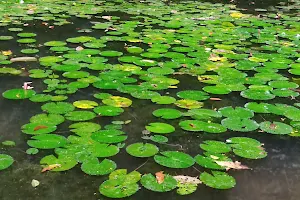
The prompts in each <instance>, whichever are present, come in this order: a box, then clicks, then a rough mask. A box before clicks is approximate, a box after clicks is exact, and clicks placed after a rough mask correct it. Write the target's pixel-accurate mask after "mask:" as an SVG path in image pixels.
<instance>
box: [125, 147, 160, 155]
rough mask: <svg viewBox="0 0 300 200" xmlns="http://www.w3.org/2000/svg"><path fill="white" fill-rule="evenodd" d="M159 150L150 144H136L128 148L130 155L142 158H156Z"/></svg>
mask: <svg viewBox="0 0 300 200" xmlns="http://www.w3.org/2000/svg"><path fill="white" fill-rule="evenodd" d="M158 150H159V149H158V147H157V146H155V145H153V144H149V143H134V144H131V145H129V146H127V148H126V151H127V153H128V154H130V155H132V156H135V157H141V158H146V157H151V156H154V155H155V154H157V153H158Z"/></svg>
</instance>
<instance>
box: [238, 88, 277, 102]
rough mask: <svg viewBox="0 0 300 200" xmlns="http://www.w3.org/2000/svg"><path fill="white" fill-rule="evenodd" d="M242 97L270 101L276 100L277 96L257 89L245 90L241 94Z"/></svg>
mask: <svg viewBox="0 0 300 200" xmlns="http://www.w3.org/2000/svg"><path fill="white" fill-rule="evenodd" d="M241 96H242V97H244V98H246V99H252V100H270V99H274V98H275V95H273V94H271V92H270V91H265V90H257V89H248V90H244V91H242V92H241Z"/></svg>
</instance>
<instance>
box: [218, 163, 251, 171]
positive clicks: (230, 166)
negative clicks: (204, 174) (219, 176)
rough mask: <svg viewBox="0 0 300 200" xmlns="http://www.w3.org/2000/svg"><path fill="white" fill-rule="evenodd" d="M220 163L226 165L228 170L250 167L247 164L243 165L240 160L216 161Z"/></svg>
mask: <svg viewBox="0 0 300 200" xmlns="http://www.w3.org/2000/svg"><path fill="white" fill-rule="evenodd" d="M215 162H216V163H217V164H218V165H220V166H222V167H226V171H228V170H230V169H250V168H249V167H247V166H246V165H242V164H241V163H240V162H238V161H235V162H231V161H215Z"/></svg>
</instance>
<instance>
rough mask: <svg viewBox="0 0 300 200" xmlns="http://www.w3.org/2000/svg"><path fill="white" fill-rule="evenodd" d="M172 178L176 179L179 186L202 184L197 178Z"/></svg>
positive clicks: (180, 176) (181, 176)
mask: <svg viewBox="0 0 300 200" xmlns="http://www.w3.org/2000/svg"><path fill="white" fill-rule="evenodd" d="M173 178H175V179H176V181H177V182H180V183H181V184H185V183H192V184H201V183H202V182H201V181H200V180H199V179H198V178H197V177H192V176H183V175H179V176H173Z"/></svg>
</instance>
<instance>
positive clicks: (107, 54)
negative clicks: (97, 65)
mask: <svg viewBox="0 0 300 200" xmlns="http://www.w3.org/2000/svg"><path fill="white" fill-rule="evenodd" d="M100 55H101V56H104V57H119V56H122V55H123V53H122V52H119V51H102V52H100Z"/></svg>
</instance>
